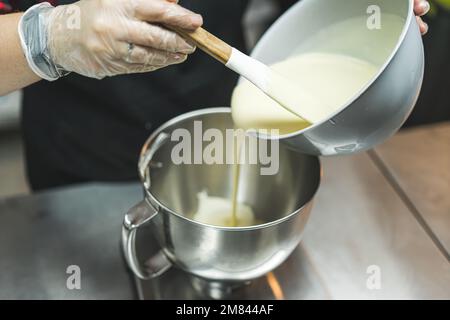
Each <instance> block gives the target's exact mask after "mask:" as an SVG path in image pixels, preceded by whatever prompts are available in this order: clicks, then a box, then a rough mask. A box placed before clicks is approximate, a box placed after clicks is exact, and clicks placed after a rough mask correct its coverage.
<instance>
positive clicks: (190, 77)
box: [22, 0, 247, 190]
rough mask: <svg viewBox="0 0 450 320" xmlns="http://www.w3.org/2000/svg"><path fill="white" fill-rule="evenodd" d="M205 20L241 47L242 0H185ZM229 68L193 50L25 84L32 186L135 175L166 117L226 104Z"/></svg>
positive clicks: (232, 80)
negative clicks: (104, 73)
mask: <svg viewBox="0 0 450 320" xmlns="http://www.w3.org/2000/svg"><path fill="white" fill-rule="evenodd" d="M181 3H182V5H183V6H185V7H187V8H190V9H192V10H193V11H195V12H198V13H200V14H202V15H203V17H204V21H205V28H207V29H208V30H210V31H211V32H212V33H214V34H217V35H218V36H219V37H221V38H223V39H224V40H225V41H227V42H229V43H230V44H232V45H233V46H235V47H237V48H239V49H241V50H245V48H244V38H243V31H242V16H243V13H244V11H245V8H246V5H247V1H246V0H227V1H216V0H191V1H182V2H181ZM236 81H237V76H236V74H234V73H233V72H231V71H229V70H228V69H227V68H224V67H223V66H222V65H221V64H220V63H218V62H216V61H215V60H213V59H212V58H210V57H208V56H206V55H205V54H204V53H203V52H201V51H200V50H197V52H196V53H195V54H193V55H192V56H191V57H190V58H189V59H188V61H187V62H186V63H184V64H181V65H176V66H171V67H168V68H165V69H162V70H158V71H155V72H152V73H147V74H135V75H124V76H117V77H112V78H107V79H104V80H100V81H99V80H95V79H89V78H85V77H82V76H79V75H76V74H71V75H69V76H67V77H65V78H62V79H60V80H58V81H55V82H51V83H50V82H46V81H41V82H39V83H36V84H34V85H32V86H30V87H29V88H26V89H25V91H24V100H23V115H22V122H23V124H22V128H23V132H24V141H25V152H26V164H27V173H28V178H29V182H30V185H31V187H32V189H33V190H40V189H45V188H50V187H57V186H61V185H66V184H71V183H80V182H88V181H125V180H132V179H136V178H137V161H138V157H139V151H140V148H141V146H142V145H143V143H144V142H145V140H146V139H147V138H148V136H149V135H150V134H151V132H152V131H154V130H155V129H156V128H157V127H158V126H160V125H161V124H163V123H164V122H166V121H167V120H169V119H171V118H173V117H175V116H177V115H180V114H182V113H186V112H188V111H190V110H194V109H200V108H207V107H218V106H228V105H229V104H230V96H231V92H232V89H233V87H234V85H235V83H236Z"/></svg>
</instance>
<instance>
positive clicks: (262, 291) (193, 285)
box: [136, 245, 329, 300]
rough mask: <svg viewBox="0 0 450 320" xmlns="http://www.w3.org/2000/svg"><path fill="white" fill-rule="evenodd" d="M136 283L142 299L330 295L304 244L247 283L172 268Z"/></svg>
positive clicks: (276, 297)
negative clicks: (282, 261) (195, 275)
mask: <svg viewBox="0 0 450 320" xmlns="http://www.w3.org/2000/svg"><path fill="white" fill-rule="evenodd" d="M136 284H137V288H138V294H139V298H140V299H143V300H164V299H177V300H205V299H214V300H221V299H236V300H246V299H257V300H274V299H280V300H281V299H327V298H329V296H328V294H327V292H326V290H325V289H324V288H323V286H322V285H321V281H320V278H319V277H318V275H317V273H316V272H315V270H314V268H313V266H312V265H311V263H310V261H309V259H308V256H307V254H306V253H305V251H304V249H303V248H302V246H301V245H300V246H299V247H298V248H297V249H296V250H295V251H294V252H293V254H292V255H291V256H290V257H289V259H288V260H287V261H286V262H285V263H283V264H282V265H281V266H280V267H278V268H277V269H276V270H274V271H273V272H271V273H269V274H267V275H266V276H264V277H261V278H258V279H255V280H253V281H251V282H248V283H222V282H213V281H207V280H204V279H200V278H197V277H194V276H192V275H189V274H187V273H186V272H184V271H182V270H179V269H177V268H171V269H170V270H169V271H168V272H166V273H165V274H164V275H162V276H160V277H158V278H156V279H152V280H148V281H143V280H140V279H137V278H136Z"/></svg>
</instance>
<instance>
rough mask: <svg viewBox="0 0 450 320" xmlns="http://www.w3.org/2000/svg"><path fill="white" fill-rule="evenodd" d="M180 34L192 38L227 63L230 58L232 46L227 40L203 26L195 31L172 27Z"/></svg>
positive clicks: (215, 57)
mask: <svg viewBox="0 0 450 320" xmlns="http://www.w3.org/2000/svg"><path fill="white" fill-rule="evenodd" d="M172 30H173V31H175V32H176V33H178V34H179V35H180V36H182V37H184V38H185V39H187V40H190V41H192V42H194V43H195V45H197V47H198V48H200V49H201V50H203V51H204V52H206V53H207V54H209V55H210V56H211V57H213V58H214V59H217V60H219V61H220V62H222V63H223V64H226V63H227V62H228V60H230V57H231V52H232V49H233V48H232V47H231V46H230V45H229V44H227V43H226V42H224V41H222V40H220V39H219V38H217V37H216V36H215V35H213V34H211V33H209V32H208V31H206V30H205V29H203V28H198V29H197V30H195V31H193V32H189V31H186V30H182V29H172Z"/></svg>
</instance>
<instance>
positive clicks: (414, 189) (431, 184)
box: [302, 123, 450, 299]
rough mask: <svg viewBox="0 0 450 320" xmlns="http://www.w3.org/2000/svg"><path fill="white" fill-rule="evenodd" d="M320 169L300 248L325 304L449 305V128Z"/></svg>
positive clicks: (403, 137) (425, 130)
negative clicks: (394, 301) (373, 279)
mask: <svg viewBox="0 0 450 320" xmlns="http://www.w3.org/2000/svg"><path fill="white" fill-rule="evenodd" d="M322 163H323V166H324V178H323V183H322V186H321V188H320V190H319V194H318V196H317V199H316V202H315V207H314V209H313V213H312V216H311V221H310V223H309V225H308V226H307V230H306V234H305V239H304V241H303V243H302V245H303V247H304V250H306V252H307V253H308V256H309V259H310V262H311V264H312V265H314V267H315V269H316V273H318V274H319V275H320V277H321V279H322V284H323V286H324V287H325V289H326V291H327V292H329V294H330V297H331V298H382V299H383V298H385V299H390V298H399V299H410V298H419V299H420V298H424V299H430V298H445V299H450V259H449V257H450V123H443V124H438V125H433V126H425V127H420V128H416V129H411V130H405V131H402V132H400V133H398V134H397V135H396V136H395V137H393V138H392V139H390V140H389V141H387V142H386V143H384V144H383V145H381V146H379V147H377V148H375V150H372V151H369V152H367V153H363V154H359V155H354V156H349V157H339V158H325V159H322ZM371 266H375V268H376V270H379V271H380V272H379V275H380V280H381V281H380V283H381V288H380V289H372V290H371V289H369V288H368V286H367V285H366V283H367V280H368V278H369V277H370V276H371V274H372V273H371V272H372V269H370V267H371ZM368 268H369V269H368ZM368 271H369V273H368ZM377 274H378V273H377Z"/></svg>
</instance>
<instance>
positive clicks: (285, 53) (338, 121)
mask: <svg viewBox="0 0 450 320" xmlns="http://www.w3.org/2000/svg"><path fill="white" fill-rule="evenodd" d="M373 6H377V7H378V8H380V13H381V16H380V17H381V28H383V17H384V15H386V14H394V15H397V16H399V17H401V19H402V20H403V21H404V26H403V29H402V30H399V31H395V30H392V32H398V34H394V35H392V36H395V37H396V39H398V40H397V41H395V39H394V42H393V44H392V47H387V48H382V47H381V46H383V44H382V43H381V42H380V38H379V33H380V32H383V31H384V30H370V29H368V28H367V25H366V24H361V25H360V26H354V28H353V30H349V34H351V33H354V32H361V33H363V34H364V37H361V38H355V39H351V41H345V42H342V43H339V42H337V43H336V41H335V39H333V38H332V37H330V38H329V44H328V45H327V46H322V47H321V48H319V50H326V51H328V52H335V53H342V54H350V55H353V56H355V57H357V58H362V59H367V60H368V61H372V62H374V63H376V64H377V65H379V66H380V67H379V72H378V74H377V75H376V76H375V78H374V79H372V81H371V82H370V83H369V84H367V86H366V88H364V90H362V91H361V92H359V93H358V94H356V95H355V96H354V97H353V99H351V101H349V103H348V104H347V105H346V106H343V107H342V108H341V109H340V110H339V111H338V112H336V113H335V114H333V115H331V116H330V117H329V118H328V119H326V120H325V121H323V122H321V123H317V124H315V125H314V126H312V127H309V128H307V129H305V130H302V131H299V132H296V133H292V134H289V135H284V136H281V137H280V139H281V141H282V142H283V143H284V144H286V145H288V146H289V147H291V148H293V149H294V150H297V151H299V152H302V153H307V154H312V155H336V154H349V153H355V152H358V151H363V150H367V149H369V148H372V147H373V146H375V145H376V144H378V143H381V142H382V141H384V140H385V139H387V138H389V137H390V136H392V135H393V134H394V133H395V132H396V131H397V130H398V129H399V128H400V127H401V126H402V124H403V123H404V122H405V121H406V119H407V117H408V116H409V114H410V113H411V111H412V109H413V107H414V105H415V103H416V101H417V98H418V95H419V91H420V88H421V85H422V79H423V72H424V52H423V44H422V39H421V35H420V31H419V27H418V25H417V23H416V19H415V17H414V13H413V6H414V0H342V1H331V0H302V1H299V2H298V3H297V4H296V5H294V6H293V7H292V8H291V9H290V10H288V11H287V12H286V13H285V14H284V15H283V16H282V17H281V18H280V19H278V20H277V21H276V22H275V24H274V25H273V26H272V27H271V28H270V29H269V30H268V31H267V32H266V34H265V35H264V36H263V38H262V39H261V40H260V41H259V43H258V45H257V46H256V48H255V50H254V51H253V54H252V56H253V57H255V58H257V59H259V60H261V61H263V62H264V63H266V64H272V63H275V62H278V61H280V60H283V59H285V58H287V57H289V56H290V55H292V54H293V53H294V52H295V50H296V47H298V45H299V44H301V43H302V42H305V41H307V40H308V38H309V37H310V36H311V35H312V34H314V33H317V32H319V31H320V30H323V29H324V28H326V27H328V26H331V25H334V24H336V23H337V22H341V21H344V20H347V19H350V18H354V17H358V16H363V17H367V18H368V19H369V17H370V8H373ZM368 9H369V11H368ZM368 12H369V13H368ZM355 28H356V29H357V28H360V30H356V29H355ZM312 47H314V45H313V46H312ZM310 49H311V47H309V48H304V51H308V50H310ZM380 60H381V61H380ZM324 94H326V88H324ZM261 137H262V136H261ZM262 138H267V137H262Z"/></svg>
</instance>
